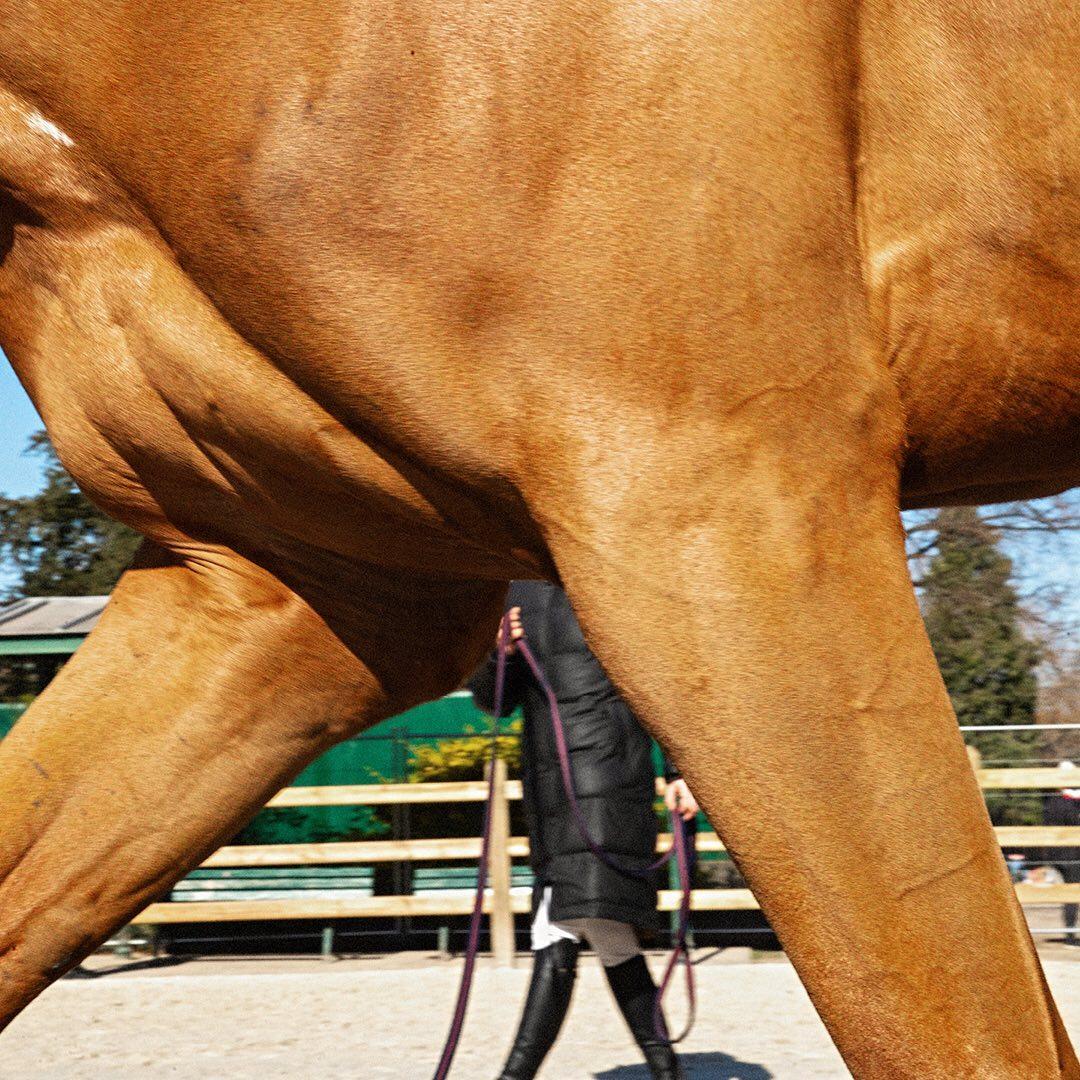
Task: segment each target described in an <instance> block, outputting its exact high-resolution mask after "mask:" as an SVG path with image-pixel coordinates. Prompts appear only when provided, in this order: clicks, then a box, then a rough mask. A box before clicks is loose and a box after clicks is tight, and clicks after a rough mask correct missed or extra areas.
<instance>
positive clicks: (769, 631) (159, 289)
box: [0, 0, 1080, 1080]
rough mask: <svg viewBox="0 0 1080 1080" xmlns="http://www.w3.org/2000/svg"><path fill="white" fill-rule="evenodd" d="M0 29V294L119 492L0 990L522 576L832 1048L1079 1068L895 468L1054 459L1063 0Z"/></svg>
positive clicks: (927, 492) (328, 737) (447, 642)
mask: <svg viewBox="0 0 1080 1080" xmlns="http://www.w3.org/2000/svg"><path fill="white" fill-rule="evenodd" d="M0 26H2V27H3V34H2V35H0V346H2V347H3V348H4V350H5V351H6V352H7V354H8V355H9V357H10V358H11V361H12V363H13V364H14V366H15V368H16V370H17V372H18V373H19V376H20V377H21V379H22V381H23V383H24V385H25V386H26V388H27V390H28V391H29V393H30V395H31V397H32V398H33V399H34V401H35V403H36V404H37V406H38V408H39V409H40V411H41V413H42V416H43V417H44V419H45V421H46V424H47V426H48V428H49V432H50V434H51V436H52V438H53V440H54V442H55V444H56V447H57V449H58V451H59V453H60V455H61V457H62V459H63V461H64V463H65V464H66V465H67V467H68V468H69V469H70V471H71V472H72V473H73V474H74V475H75V477H76V478H77V479H78V481H79V483H80V484H81V485H82V487H83V489H84V490H85V491H86V492H87V494H88V495H89V496H90V497H91V498H93V499H94V500H95V501H96V502H98V503H99V504H100V505H101V506H102V507H103V508H105V509H106V510H108V511H109V512H110V513H112V514H114V515H115V516H116V517H118V518H120V519H121V520H123V521H126V522H127V523H129V524H131V525H132V526H134V527H135V528H137V529H139V530H140V531H141V532H143V533H144V534H145V535H146V537H147V542H146V546H145V548H144V549H143V551H142V553H141V555H140V557H139V559H138V562H137V565H136V567H135V568H134V569H132V570H131V571H130V572H129V573H128V574H127V575H126V576H125V577H124V579H123V581H122V582H121V584H120V585H119V587H118V588H117V590H116V593H115V595H114V597H113V600H112V602H111V604H110V605H109V608H108V610H107V612H106V614H105V616H104V618H103V619H102V621H101V623H100V625H99V627H98V628H97V629H96V630H95V631H94V633H93V634H92V635H91V637H90V639H89V640H88V641H87V643H86V645H85V646H84V647H83V648H81V649H80V650H79V653H78V655H77V656H76V657H75V658H74V659H73V660H72V662H71V663H70V664H69V665H68V666H67V667H66V668H65V669H64V671H63V673H62V674H61V676H60V677H59V678H58V679H57V680H56V681H55V682H54V683H53V684H52V685H51V686H50V687H49V689H48V691H47V692H46V693H45V694H43V695H42V696H41V697H40V698H39V700H38V701H37V702H36V703H35V704H34V706H33V707H32V708H31V709H30V710H29V711H28V712H27V713H26V715H25V717H24V718H23V719H22V720H21V721H20V723H19V724H18V725H17V726H16V728H15V729H14V731H13V733H12V734H11V735H10V736H9V737H8V738H6V739H5V740H4V742H3V744H2V747H0V814H2V825H0V1024H2V1023H3V1022H4V1021H6V1020H10V1019H11V1018H12V1017H13V1016H14V1015H15V1014H16V1013H18V1011H19V1010H20V1009H21V1008H22V1007H23V1006H24V1005H26V1004H27V1003H28V1002H29V1001H30V1000H31V999H32V998H33V997H34V996H35V995H36V994H38V993H39V992H41V991H42V990H43V989H44V988H45V987H46V986H47V985H48V984H49V983H50V982H51V981H52V980H53V979H55V978H56V977H57V976H58V975H60V974H61V973H62V972H63V971H64V970H65V969H67V968H69V967H70V966H72V965H73V964H75V963H76V962H77V961H78V960H79V958H80V957H82V956H84V955H86V954H87V953H88V952H89V951H90V950H92V949H93V948H94V947H95V946H96V945H97V944H98V943H99V942H101V941H102V940H103V939H105V938H106V937H107V935H108V934H109V933H110V932H111V931H112V930H113V929H115V928H116V927H118V926H120V925H121V924H122V923H123V922H124V921H125V920H126V919H128V918H129V917H130V916H132V915H133V914H134V913H135V912H136V911H138V910H139V909H140V908H141V907H142V906H143V905H145V904H146V903H147V902H148V901H150V900H152V899H153V898H155V897H156V896H158V895H160V894H161V893H162V891H163V890H165V889H166V888H167V887H168V886H169V884H170V883H171V882H173V881H175V880H176V879H177V878H179V877H180V876H181V875H183V874H184V873H185V872H186V871H187V870H188V869H189V868H191V867H192V866H194V865H195V864H196V863H198V862H199V861H200V860H201V859H203V858H204V857H205V856H206V855H207V853H208V852H210V851H211V850H212V849H213V848H214V847H215V846H216V845H217V844H219V843H220V842H221V841H222V839H223V838H225V837H228V836H230V835H231V834H233V833H234V832H235V831H236V830H237V828H238V827H239V826H240V825H241V824H242V823H243V822H245V821H246V820H247V819H248V818H250V817H251V815H252V814H253V813H255V811H256V810H257V809H258V808H259V807H260V806H261V805H262V804H263V802H264V801H265V800H266V799H267V798H268V796H270V795H271V794H272V793H273V792H274V791H275V790H276V789H277V788H279V787H280V786H281V785H282V784H284V783H285V782H286V781H287V780H288V779H289V778H290V777H291V776H293V775H294V774H295V773H296V772H297V771H298V770H299V769H300V768H301V767H302V766H303V765H304V764H305V763H306V762H308V761H310V760H311V759H312V758H314V757H315V756H316V755H317V754H318V753H320V752H321V751H322V750H324V749H325V748H326V747H328V746H329V745H331V744H332V743H333V742H335V741H336V740H338V739H341V738H343V737H345V736H347V735H349V734H351V733H353V732H356V731H358V730H360V729H362V728H364V727H366V726H368V725H371V724H373V723H375V722H376V721H378V720H380V719H382V718H384V717H386V716H388V715H390V714H392V713H394V712H396V711H398V710H401V709H403V708H404V707H406V706H408V705H411V704H413V703H415V702H418V701H420V700H422V699H426V698H431V697H433V696H436V695H439V694H441V693H443V692H445V691H448V690H451V689H453V688H454V687H456V686H458V685H459V684H460V683H461V681H462V679H463V678H464V677H465V676H466V674H467V673H468V672H470V671H471V670H472V668H473V667H474V666H475V665H476V664H477V663H478V662H479V660H480V659H481V657H482V655H483V653H484V652H485V650H486V649H487V647H488V644H489V643H490V641H491V640H492V636H493V634H494V632H495V627H496V624H497V621H498V618H499V614H500V610H501V604H502V598H503V595H504V592H505V583H506V581H507V580H508V579H510V578H514V577H519V578H520V577H547V578H550V579H552V580H559V581H560V582H562V583H563V584H564V585H565V587H566V589H567V590H568V592H569V594H570V596H571V598H572V600H573V602H574V606H575V609H576V611H577V613H578V615H579V618H580V620H581V623H582V625H583V626H584V628H585V631H586V634H587V635H588V638H589V641H590V644H591V645H592V647H593V648H594V650H595V652H596V653H597V655H598V656H599V657H600V659H601V661H602V662H603V664H604V667H605V668H606V670H607V671H608V672H609V673H610V674H611V676H612V677H613V678H614V679H615V681H616V682H617V683H618V685H619V686H620V689H621V690H622V691H623V693H624V694H625V696H626V698H627V699H628V701H629V702H630V703H631V705H632V706H633V708H634V710H635V712H636V713H637V714H638V715H639V716H640V717H641V718H642V719H643V721H644V722H645V723H646V724H647V725H648V726H649V727H650V729H651V730H652V732H653V733H654V734H655V735H657V736H658V737H659V738H660V739H661V741H662V742H663V743H664V745H665V747H666V748H667V749H668V751H669V752H670V754H671V755H672V756H673V757H674V759H675V761H676V762H677V763H678V764H679V765H680V767H681V769H682V771H683V774H684V775H685V777H686V779H687V781H688V783H689V784H690V786H691V787H692V789H693V790H694V791H695V792H696V793H697V794H698V795H699V797H700V799H701V802H702V804H703V805H704V806H705V808H706V809H707V811H708V813H709V815H710V818H711V820H712V821H713V822H714V823H715V825H716V826H717V828H718V829H719V831H720V832H721V834H722V835H723V838H724V840H725V842H726V843H727V845H728V847H729V849H730V850H731V852H732V853H733V854H734V856H735V858H736V859H737V860H738V863H739V865H740V867H741V869H742V870H743V872H744V874H745V876H746V877H747V879H748V880H749V882H750V884H751V885H752V887H753V889H754V891H755V892H756V894H757V896H758V898H759V899H760V901H761V904H762V907H763V908H764V910H765V912H766V914H767V915H768V917H769V920H770V921H771V923H772V925H773V926H774V927H775V928H776V930H777V932H778V933H779V935H780V937H781V939H782V941H783V944H784V946H785V948H786V949H787V951H788V954H789V955H790V957H791V959H792V960H793V962H794V963H795V965H796V967H797V968H798V971H799V973H800V975H801V977H802V979H803V981H804V983H805V985H806V987H807V989H808V991H809V993H810V995H811V997H812V999H813V1001H814V1003H815V1005H816V1007H817V1009H818V1011H819V1012H820V1014H821V1016H822V1017H823V1018H824V1021H825V1023H826V1025H827V1026H828V1028H829V1031H830V1033H831V1034H832V1036H833V1038H834V1039H835V1040H836V1042H837V1045H838V1046H839V1048H840V1050H841V1052H842V1054H843V1055H844V1058H845V1060H846V1062H847V1063H848V1065H849V1067H850V1069H851V1071H852V1072H853V1073H854V1074H855V1075H856V1076H858V1077H860V1078H863V1077H865V1078H886V1077H887V1078H898V1077H902V1078H916V1077H917V1078H919V1080H930V1078H934V1080H937V1078H941V1080H946V1078H947V1080H957V1078H959V1077H980V1078H994V1080H1020V1078H1022V1080H1050V1078H1061V1077H1069V1078H1074V1080H1075V1078H1077V1077H1080V1066H1078V1064H1077V1059H1076V1057H1075V1056H1074V1053H1073V1050H1072V1048H1071V1047H1070V1045H1069V1041H1068V1037H1067V1036H1066V1034H1065V1032H1064V1030H1063V1028H1062V1025H1061V1023H1060V1020H1059V1018H1058V1015H1057V1012H1056V1010H1055V1007H1054V1004H1053V1002H1052V1000H1051V998H1050V995H1049V993H1048V991H1047V989H1046V985H1045V982H1044V980H1043V976H1042V972H1041V970H1040V966H1039V962H1038V959H1037V957H1036V955H1035V952H1034V949H1033V947H1032V943H1031V939H1030V936H1029V934H1028V932H1027V929H1026V927H1025V924H1024V920H1023V917H1022V914H1021V911H1020V909H1019V907H1018V905H1017V903H1016V900H1015V897H1014V895H1013V893H1012V891H1011V889H1010V886H1009V881H1008V876H1007V873H1006V871H1005V868H1004V865H1003V862H1002V859H1001V854H1000V851H999V849H998V846H997V845H996V843H995V839H994V835H993V832H992V830H991V828H990V824H989V821H988V819H987V815H986V811H985V809H984V807H983V804H982V801H981V799H980V795H979V791H978V788H977V785H976V783H975V780H974V777H973V775H972V772H971V770H970V768H969V766H968V763H967V759H966V757H965V755H964V750H963V746H962V744H961V740H960V737H959V734H958V732H957V727H956V723H955V719H954V716H953V714H952V712H951V710H950V706H949V702H948V699H947V696H946V694H945V691H944V688H943V685H942V682H941V679H940V677H939V675H938V672H937V670H936V667H935V664H934V659H933V656H932V654H931V651H930V648H929V645H928V643H927V639H926V636H925V633H924V631H923V629H922V625H921V622H920V618H919V613H918V609H917V606H916V602H915V598H914V595H913V590H912V586H911V581H910V578H909V575H908V573H907V569H906V564H905V559H904V551H903V544H902V539H901V533H900V527H899V521H898V508H899V507H901V506H933V505H939V504H943V503H956V502H979V501H992V500H997V499H1004V498H1017V497H1024V496H1034V495H1042V494H1047V493H1050V492H1056V491H1061V490H1064V489H1066V488H1068V487H1069V486H1071V485H1075V484H1077V483H1078V482H1080V438H1078V418H1080V373H1078V368H1080V359H1078V346H1077V342H1078V333H1077V330H1078V325H1077V324H1078V321H1080V303H1078V300H1080V295H1078V293H1080V288H1078V283H1080V188H1078V180H1080V85H1078V84H1080V9H1078V8H1077V7H1076V5H1075V4H1071V3H1069V2H1067V0H1049V2H1044V3H1035V2H1034V0H995V2H993V3H991V2H990V0H973V2H972V3H969V4H954V3H947V2H945V0H888V2H887V0H863V2H856V0H823V2H820V3H813V4H804V3H793V2H791V0H755V2H754V3H711V2H709V0H699V2H696V3H651V4H646V3H632V2H629V0H612V2H610V3H604V4H578V3H573V4H571V3H564V2H561V0H552V2H549V3H544V4H539V3H525V2H521V0H513V2H511V0H493V2H492V3H488V4H482V5H480V4H475V3H462V2H458V0H433V2H431V3H427V4H413V5H409V4H406V5H401V4H386V3H381V2H377V0H375V2H371V3H355V4H349V3H343V2H340V0H320V2H318V3H314V2H309V0H298V2H295V3H291V4H284V3H280V2H274V0H263V2H259V3H251V4H244V5H242V6H237V5H224V4H214V3H209V2H206V0H173V2H171V3H168V4H157V3H132V2H123V3H121V2H119V0H95V3H93V4H90V3H88V2H86V0H63V2H61V0H41V2H38V3H34V4H27V3H23V2H16V0H0ZM781 805H782V806H783V811H784V812H783V814H782V815H777V814H775V813H774V810H775V808H776V807H777V806H781ZM867 867H870V869H869V871H868V870H867ZM372 1007H373V1008H374V1007H376V1003H372Z"/></svg>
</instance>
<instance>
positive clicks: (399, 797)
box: [266, 780, 521, 808]
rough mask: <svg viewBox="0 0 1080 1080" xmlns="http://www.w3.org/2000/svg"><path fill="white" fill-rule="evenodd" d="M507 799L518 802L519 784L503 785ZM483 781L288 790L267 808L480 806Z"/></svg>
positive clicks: (283, 791) (483, 795)
mask: <svg viewBox="0 0 1080 1080" xmlns="http://www.w3.org/2000/svg"><path fill="white" fill-rule="evenodd" d="M506 797H507V798H508V799H520V798H521V781H520V780H508V781H507V782H506ZM486 798H487V784H486V783H485V782H484V781H483V780H455V781H447V782H445V783H438V784H337V785H333V786H329V787H287V788H283V789H282V790H281V791H279V792H278V793H277V794H276V795H275V796H274V797H273V798H272V799H271V800H270V801H269V802H268V803H267V804H266V805H267V806H268V807H271V808H273V807H283V806H388V805H390V806H393V805H398V804H404V803H461V802H483V801H484V800H485V799H486Z"/></svg>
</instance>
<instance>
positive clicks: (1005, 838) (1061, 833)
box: [994, 825, 1080, 848]
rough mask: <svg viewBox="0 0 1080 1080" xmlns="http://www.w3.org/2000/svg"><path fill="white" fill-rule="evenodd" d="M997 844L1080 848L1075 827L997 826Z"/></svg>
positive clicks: (1079, 829) (1078, 833)
mask: <svg viewBox="0 0 1080 1080" xmlns="http://www.w3.org/2000/svg"><path fill="white" fill-rule="evenodd" d="M994 832H996V833H997V838H998V843H999V844H1001V846H1002V847H1003V848H1010V847H1080V826H1077V825H999V826H998V827H997V828H996V829H995V830H994Z"/></svg>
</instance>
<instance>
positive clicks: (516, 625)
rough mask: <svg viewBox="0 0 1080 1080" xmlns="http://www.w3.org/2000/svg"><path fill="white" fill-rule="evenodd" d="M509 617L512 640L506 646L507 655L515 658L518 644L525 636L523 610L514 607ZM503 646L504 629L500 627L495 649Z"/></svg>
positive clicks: (508, 613) (496, 636) (509, 612)
mask: <svg viewBox="0 0 1080 1080" xmlns="http://www.w3.org/2000/svg"><path fill="white" fill-rule="evenodd" d="M507 615H508V616H509V617H510V640H509V641H508V642H507V645H506V655H507V656H513V655H514V653H516V652H517V642H518V641H520V640H521V639H522V638H523V637H524V636H525V630H524V629H523V628H522V625H521V608H519V607H512V608H511V609H510V610H509V611H508V612H507ZM501 644H502V627H501V626H500V627H499V630H498V632H497V633H496V635H495V648H498V647H499V646H500V645H501Z"/></svg>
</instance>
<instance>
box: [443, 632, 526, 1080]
mask: <svg viewBox="0 0 1080 1080" xmlns="http://www.w3.org/2000/svg"><path fill="white" fill-rule="evenodd" d="M509 640H510V620H509V618H508V617H507V616H505V615H504V616H503V619H502V622H501V623H499V643H498V655H497V658H496V661H495V716H494V719H493V720H492V723H491V754H490V760H489V762H488V793H487V801H486V802H485V803H484V830H483V834H482V835H483V839H482V840H481V842H480V865H479V867H478V868H477V872H476V900H475V901H474V903H473V910H472V917H471V918H470V919H469V944H468V945H467V947H466V949H465V967H464V968H463V969H462V972H461V985H460V986H459V987H458V996H457V1004H455V1006H454V1018H453V1020H451V1022H450V1032H449V1034H448V1035H447V1036H446V1045H445V1046H443V1052H442V1057H440V1058H439V1067H438V1068H437V1069H436V1070H435V1080H446V1077H447V1076H449V1074H450V1066H451V1064H453V1061H454V1054H455V1053H456V1052H457V1047H458V1042H459V1040H460V1039H461V1029H462V1027H464V1025H465V1013H466V1011H467V1010H468V1008H469V991H470V990H471V989H472V979H473V969H474V968H475V967H476V956H477V954H478V953H479V951H480V923H481V921H482V919H483V917H484V893H485V890H486V888H487V869H488V847H489V845H490V842H491V806H492V803H493V802H494V801H495V800H494V795H495V760H496V758H497V757H498V754H499V714H500V713H501V712H502V703H503V686H504V684H505V682H506V656H507V645H508V643H509Z"/></svg>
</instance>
